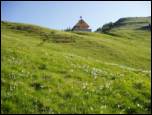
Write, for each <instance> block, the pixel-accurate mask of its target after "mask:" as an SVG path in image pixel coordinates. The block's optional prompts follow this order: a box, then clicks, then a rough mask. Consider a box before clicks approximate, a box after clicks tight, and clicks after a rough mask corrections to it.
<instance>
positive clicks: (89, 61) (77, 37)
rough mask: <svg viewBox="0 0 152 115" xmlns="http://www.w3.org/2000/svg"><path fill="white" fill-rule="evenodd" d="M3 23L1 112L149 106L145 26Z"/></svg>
mask: <svg viewBox="0 0 152 115" xmlns="http://www.w3.org/2000/svg"><path fill="white" fill-rule="evenodd" d="M1 24H2V26H1V31H2V32H1V37H2V38H1V42H2V44H1V45H2V46H1V55H2V56H1V62H2V65H1V67H2V68H1V113H150V112H151V68H150V66H151V65H150V62H151V53H150V52H151V33H150V32H149V31H144V30H133V29H122V30H121V29H118V30H113V33H114V34H113V35H106V34H99V33H87V32H86V33H85V32H62V31H56V30H49V29H47V28H41V27H38V26H33V25H26V24H17V23H9V22H2V23H1ZM117 35H118V36H117Z"/></svg>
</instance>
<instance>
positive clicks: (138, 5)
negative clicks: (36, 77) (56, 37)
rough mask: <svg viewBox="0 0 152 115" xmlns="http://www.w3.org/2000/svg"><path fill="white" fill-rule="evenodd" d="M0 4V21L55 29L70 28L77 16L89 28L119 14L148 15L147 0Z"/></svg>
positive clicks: (115, 18) (112, 18) (95, 26)
mask: <svg viewBox="0 0 152 115" xmlns="http://www.w3.org/2000/svg"><path fill="white" fill-rule="evenodd" d="M1 6H2V7H1V17H2V18H1V21H8V22H17V23H27V24H33V25H38V26H43V27H47V28H50V29H56V30H64V29H66V28H69V27H70V28H72V27H73V26H74V25H75V24H76V23H77V22H78V20H79V19H80V16H82V18H83V19H84V20H85V21H86V22H87V23H88V24H89V26H90V29H92V31H95V30H96V29H97V28H99V27H102V26H103V25H104V24H105V23H109V22H115V21H117V20H118V19H120V18H126V17H149V16H150V17H151V2H150V1H123V2H122V1H121V2H120V1H119V2H118V1H115V2H113V1H106V2H105V1H95V2H94V1H64V2H63V1H43V2H42V1H36V2H35V1H2V4H1ZM113 9H114V10H113ZM129 11H131V12H129ZM99 14H101V15H99Z"/></svg>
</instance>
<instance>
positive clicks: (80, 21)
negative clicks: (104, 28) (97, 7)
mask: <svg viewBox="0 0 152 115" xmlns="http://www.w3.org/2000/svg"><path fill="white" fill-rule="evenodd" d="M75 27H77V28H89V25H88V24H87V23H86V22H85V21H84V20H83V19H80V20H79V21H78V22H77V24H76V25H75V26H74V27H73V28H75Z"/></svg>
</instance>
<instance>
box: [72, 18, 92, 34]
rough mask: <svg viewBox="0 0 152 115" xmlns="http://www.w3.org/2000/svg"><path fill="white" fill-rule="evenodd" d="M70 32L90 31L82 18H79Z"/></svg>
mask: <svg viewBox="0 0 152 115" xmlns="http://www.w3.org/2000/svg"><path fill="white" fill-rule="evenodd" d="M72 31H86V32H91V29H89V25H88V24H87V23H86V22H85V21H84V20H83V19H82V16H80V20H79V21H78V22H77V24H76V25H75V26H74V27H73V28H72Z"/></svg>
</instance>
